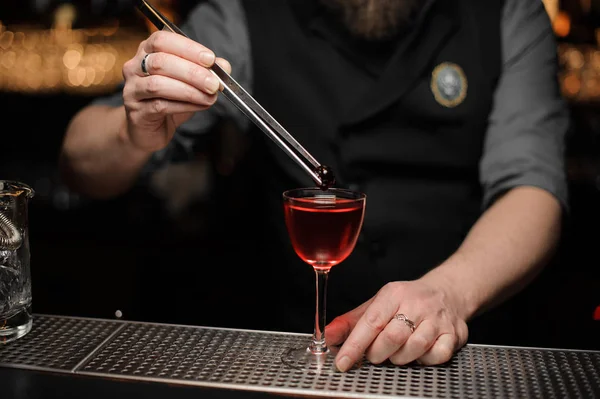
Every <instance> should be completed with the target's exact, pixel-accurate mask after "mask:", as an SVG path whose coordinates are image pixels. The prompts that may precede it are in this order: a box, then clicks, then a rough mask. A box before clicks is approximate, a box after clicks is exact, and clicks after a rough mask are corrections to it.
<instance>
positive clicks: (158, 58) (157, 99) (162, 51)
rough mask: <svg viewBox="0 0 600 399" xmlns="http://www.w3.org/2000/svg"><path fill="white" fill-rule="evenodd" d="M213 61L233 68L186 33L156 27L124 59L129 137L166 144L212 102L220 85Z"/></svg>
mask: <svg viewBox="0 0 600 399" xmlns="http://www.w3.org/2000/svg"><path fill="white" fill-rule="evenodd" d="M144 57H146V58H145V61H144V63H145V66H146V72H147V73H145V72H144V71H143V70H142V61H143V60H144ZM215 62H217V63H218V64H219V65H220V66H221V67H223V69H225V70H226V71H227V73H231V65H230V64H229V62H228V61H226V60H224V59H222V58H216V57H215V54H214V52H213V51H211V50H210V49H208V48H206V47H205V46H203V45H202V44H200V43H198V42H195V41H193V40H191V39H189V38H186V37H184V36H182V35H179V34H176V33H172V32H164V31H158V32H154V33H152V35H150V36H149V37H148V39H147V40H144V41H143V42H142V43H141V44H140V46H139V47H138V51H137V53H136V55H135V56H134V57H133V58H132V59H130V60H129V61H127V62H126V63H125V64H124V65H123V77H124V79H125V86H124V87H123V100H124V105H125V112H126V113H127V136H128V138H129V140H130V141H131V142H132V143H133V144H134V145H135V146H136V147H138V148H139V149H143V150H146V151H157V150H159V149H162V148H164V147H165V146H166V145H167V144H168V143H169V141H170V140H171V138H172V137H173V134H174V133H175V129H176V128H177V127H178V126H179V125H181V124H182V123H183V122H185V121H186V120H188V119H189V118H190V117H191V116H192V115H193V113H194V112H196V111H201V110H204V109H207V108H209V107H211V106H212V105H213V104H214V103H215V101H216V100H217V93H218V92H219V90H220V89H222V87H221V86H220V84H219V80H218V79H217V77H216V76H215V75H214V74H213V73H212V72H211V71H210V70H209V68H210V67H211V66H212V65H213V64H214V63H215Z"/></svg>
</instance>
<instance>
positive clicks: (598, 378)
mask: <svg viewBox="0 0 600 399" xmlns="http://www.w3.org/2000/svg"><path fill="white" fill-rule="evenodd" d="M36 321H37V326H36V328H35V329H34V330H33V331H32V332H34V331H35V332H36V333H35V334H37V338H35V336H34V335H32V336H31V337H29V341H26V340H23V341H21V342H19V341H16V342H18V343H19V345H18V348H16V345H15V346H12V347H11V346H7V347H6V348H1V347H0V365H6V364H8V365H9V366H10V365H15V363H17V364H18V366H20V367H25V368H27V367H28V365H31V366H35V365H36V364H37V363H36V361H42V364H44V365H45V367H48V365H49V363H47V362H45V363H44V357H35V358H34V357H32V356H33V355H32V354H33V353H36V352H37V351H38V350H40V349H41V348H43V347H44V345H47V343H48V340H52V341H56V342H55V344H54V345H55V348H65V347H68V346H72V345H73V344H76V345H79V348H82V349H79V350H78V351H77V353H78V356H70V359H72V360H71V361H70V362H67V363H68V364H69V365H72V364H73V363H76V364H77V365H76V366H75V368H74V369H73V370H72V371H73V372H75V373H78V374H84V375H90V376H110V377H111V378H113V379H114V378H121V379H134V380H147V381H155V382H167V383H170V384H173V383H176V384H187V385H197V386H205V387H211V386H212V387H221V388H228V389H239V390H255V391H265V392H273V393H279V394H289V395H294V396H304V397H311V396H312V397H345V398H387V397H390V396H394V397H420V398H461V399H462V398H557V399H558V398H560V399H562V398H596V397H598V398H600V352H595V351H573V350H552V349H537V348H507V347H494V346H482V345H467V346H466V347H464V348H463V349H462V350H461V351H460V352H459V353H457V354H456V355H455V357H454V358H453V359H452V361H451V362H449V363H448V364H446V365H443V366H435V367H425V366H412V365H411V366H402V367H398V366H393V365H390V364H384V365H372V364H369V363H364V364H363V365H362V366H361V368H359V369H355V370H351V371H349V372H347V373H338V374H334V375H318V374H309V373H305V372H303V371H298V370H292V369H290V368H288V367H286V366H285V365H284V364H282V362H281V360H280V355H281V353H283V351H284V350H285V349H286V348H288V347H292V346H299V345H302V344H304V343H305V342H306V340H307V339H308V336H306V335H300V334H286V333H271V332H262V331H244V330H228V329H218V328H206V327H190V326H173V325H158V324H150V323H132V322H107V321H99V320H88V321H85V320H80V319H74V320H69V319H63V320H54V319H48V318H43V317H42V318H40V317H38V318H37V319H36ZM44 321H45V323H44ZM57 323H58V324H59V325H63V328H62V329H60V330H58V331H57V330H56V329H55V327H56V325H57ZM86 323H87V324H86ZM75 326H78V327H75ZM48 329H50V330H49V331H48ZM78 329H81V330H82V331H85V333H83V334H81V335H80V337H77V338H76V337H73V336H69V334H72V333H73V331H75V330H78ZM101 330H103V331H101ZM30 334H31V333H30ZM62 334H67V336H63V335H62ZM96 334H97V335H98V336H102V337H106V339H105V340H102V339H100V338H98V339H97V340H96V341H95V343H96V344H98V347H96V348H91V345H90V344H89V343H88V344H85V343H84V342H80V341H87V342H89V337H90V336H94V335H96ZM50 337H52V338H50ZM67 342H70V343H67ZM35 345H40V346H41V348H40V349H36V348H35ZM84 347H85V350H90V353H89V354H88V355H87V356H86V355H84V354H83V352H84V351H85V350H84V349H83V348H84ZM55 351H56V349H55ZM11 356H12V357H11ZM15 356H16V357H15ZM7 358H11V359H13V360H12V361H11V362H6V359H7ZM79 358H80V359H82V360H81V361H80V362H76V359H79ZM20 361H28V362H29V363H27V364H20V363H19V362H20ZM67 363H65V362H64V361H63V362H62V363H61V364H65V366H62V368H60V370H67V369H68V367H67V366H66V364H67ZM56 364H57V363H54V366H52V368H56V369H58V368H59V367H57V366H56Z"/></svg>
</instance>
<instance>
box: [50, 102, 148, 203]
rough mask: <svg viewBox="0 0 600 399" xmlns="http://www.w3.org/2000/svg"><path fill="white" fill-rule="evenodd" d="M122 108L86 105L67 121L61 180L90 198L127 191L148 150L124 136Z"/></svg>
mask: <svg viewBox="0 0 600 399" xmlns="http://www.w3.org/2000/svg"><path fill="white" fill-rule="evenodd" d="M126 129H127V121H126V116H125V110H124V109H123V107H119V108H113V107H108V106H90V107H87V108H85V109H83V110H82V111H80V112H79V113H78V114H77V115H76V116H75V117H74V118H73V120H72V121H71V123H70V125H69V127H68V129H67V132H66V135H65V139H64V142H63V146H62V151H61V154H60V169H61V173H62V176H63V179H64V180H65V182H66V183H67V184H68V185H69V186H70V187H71V188H72V189H73V190H75V191H77V192H80V193H82V194H84V195H88V196H90V197H93V198H110V197H114V196H116V195H119V194H122V193H123V192H125V191H127V190H128V189H129V188H130V187H131V186H132V185H133V183H134V182H135V180H136V179H137V177H138V175H139V172H140V170H141V169H142V167H143V166H144V164H145V163H146V162H147V160H148V158H149V157H150V155H151V153H150V152H148V151H143V150H139V149H137V148H136V147H135V146H133V145H132V144H131V143H130V142H129V141H128V139H127V134H126Z"/></svg>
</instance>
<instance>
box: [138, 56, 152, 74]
mask: <svg viewBox="0 0 600 399" xmlns="http://www.w3.org/2000/svg"><path fill="white" fill-rule="evenodd" d="M149 55H150V53H148V54H146V55H145V56H144V58H142V64H141V65H140V66H141V67H142V72H143V73H144V75H146V76H150V72H148V70H147V69H146V58H148V56H149Z"/></svg>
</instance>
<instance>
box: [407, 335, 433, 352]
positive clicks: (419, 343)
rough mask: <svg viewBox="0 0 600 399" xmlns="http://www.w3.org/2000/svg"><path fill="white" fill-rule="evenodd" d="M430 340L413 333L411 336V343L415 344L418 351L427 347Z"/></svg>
mask: <svg viewBox="0 0 600 399" xmlns="http://www.w3.org/2000/svg"><path fill="white" fill-rule="evenodd" d="M430 344H431V343H430V342H429V340H428V339H427V338H425V337H424V336H422V335H418V334H413V336H412V337H411V345H413V346H415V347H416V348H417V349H418V350H420V351H425V350H427V349H428V348H429V346H430Z"/></svg>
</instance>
